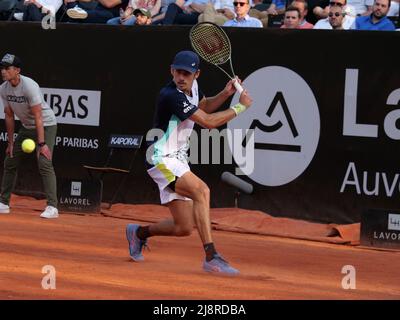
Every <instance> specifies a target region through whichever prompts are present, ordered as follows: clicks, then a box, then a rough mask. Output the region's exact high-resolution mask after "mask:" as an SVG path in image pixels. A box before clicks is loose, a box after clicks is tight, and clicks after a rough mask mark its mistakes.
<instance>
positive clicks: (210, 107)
mask: <svg viewBox="0 0 400 320" xmlns="http://www.w3.org/2000/svg"><path fill="white" fill-rule="evenodd" d="M233 81H234V80H230V81H229V82H228V83H227V84H226V86H225V88H224V89H223V90H222V91H221V92H219V93H218V94H217V95H216V96H214V97H207V98H205V97H204V98H203V99H202V100H201V101H200V103H199V108H200V109H202V110H203V111H204V112H206V113H213V112H214V111H215V110H217V109H218V108H219V107H220V106H221V105H222V104H223V103H224V102H225V101H226V100H227V99H228V98H229V97H230V96H231V95H232V94H234V93H235V92H236V88H235V86H234V85H233ZM239 83H241V82H240V80H239Z"/></svg>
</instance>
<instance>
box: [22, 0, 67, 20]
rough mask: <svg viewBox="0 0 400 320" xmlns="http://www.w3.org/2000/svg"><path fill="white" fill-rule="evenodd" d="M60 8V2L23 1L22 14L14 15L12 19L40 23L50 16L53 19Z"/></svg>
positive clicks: (46, 0)
mask: <svg viewBox="0 0 400 320" xmlns="http://www.w3.org/2000/svg"><path fill="white" fill-rule="evenodd" d="M61 6H62V0H25V1H24V4H23V9H22V12H19V13H15V14H14V18H15V19H17V20H20V21H21V20H23V21H42V20H43V17H44V16H46V15H48V14H50V15H51V16H53V17H55V16H56V13H57V11H58V10H59V9H60V8H61Z"/></svg>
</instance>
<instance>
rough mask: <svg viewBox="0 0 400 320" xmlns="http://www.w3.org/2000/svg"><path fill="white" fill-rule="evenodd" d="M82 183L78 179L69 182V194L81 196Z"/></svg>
mask: <svg viewBox="0 0 400 320" xmlns="http://www.w3.org/2000/svg"><path fill="white" fill-rule="evenodd" d="M81 189H82V183H81V182H79V181H72V182H71V196H77V197H80V196H81Z"/></svg>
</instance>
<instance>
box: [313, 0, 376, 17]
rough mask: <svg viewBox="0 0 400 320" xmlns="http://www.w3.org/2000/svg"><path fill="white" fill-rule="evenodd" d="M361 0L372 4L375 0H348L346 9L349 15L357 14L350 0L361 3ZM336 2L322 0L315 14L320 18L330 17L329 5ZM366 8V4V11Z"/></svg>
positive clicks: (333, 0) (316, 7) (315, 9)
mask: <svg viewBox="0 0 400 320" xmlns="http://www.w3.org/2000/svg"><path fill="white" fill-rule="evenodd" d="M360 1H362V2H365V1H368V2H371V4H372V1H373V0H348V1H346V4H345V5H346V7H345V10H346V14H347V15H348V16H351V17H355V16H356V15H357V14H356V9H355V7H354V6H353V5H352V4H350V2H352V3H355V2H356V3H360ZM335 2H336V1H335V0H330V1H329V0H322V1H321V2H320V3H319V4H318V5H317V6H315V8H314V14H315V15H316V16H317V17H318V20H320V19H324V18H327V17H328V13H329V7H330V6H331V5H332V4H331V3H333V5H335ZM360 7H362V6H360ZM365 8H366V6H364V11H365V10H366V9H365Z"/></svg>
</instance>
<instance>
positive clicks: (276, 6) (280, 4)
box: [267, 0, 286, 15]
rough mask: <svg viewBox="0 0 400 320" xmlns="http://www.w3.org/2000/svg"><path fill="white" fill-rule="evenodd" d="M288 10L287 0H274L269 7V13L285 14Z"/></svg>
mask: <svg viewBox="0 0 400 320" xmlns="http://www.w3.org/2000/svg"><path fill="white" fill-rule="evenodd" d="M285 10H286V0H272V2H271V5H270V6H269V8H268V9H267V12H268V14H272V15H277V14H283V13H285Z"/></svg>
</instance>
